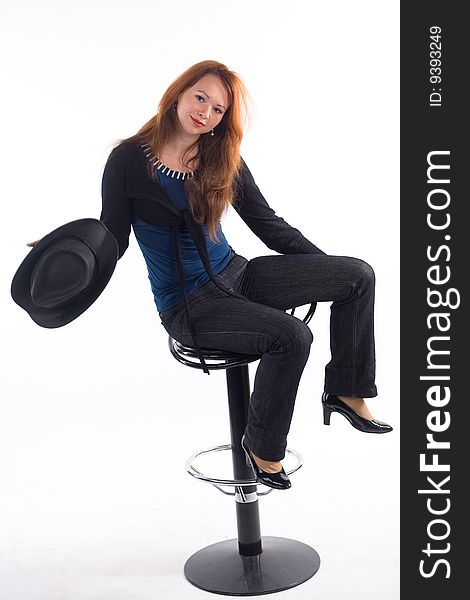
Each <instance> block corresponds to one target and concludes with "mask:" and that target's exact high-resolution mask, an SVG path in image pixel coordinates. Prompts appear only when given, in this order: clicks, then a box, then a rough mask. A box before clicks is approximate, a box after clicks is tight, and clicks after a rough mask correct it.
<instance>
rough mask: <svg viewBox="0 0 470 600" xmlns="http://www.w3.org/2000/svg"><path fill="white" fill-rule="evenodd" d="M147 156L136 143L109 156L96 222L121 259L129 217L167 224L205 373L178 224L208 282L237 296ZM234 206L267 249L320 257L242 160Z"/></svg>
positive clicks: (200, 232) (195, 225)
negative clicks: (277, 210) (185, 232)
mask: <svg viewBox="0 0 470 600" xmlns="http://www.w3.org/2000/svg"><path fill="white" fill-rule="evenodd" d="M147 154H148V153H147ZM147 154H146V153H145V152H144V148H142V147H141V146H140V145H139V144H138V143H136V142H125V143H122V144H120V145H119V146H117V147H116V148H114V150H113V151H112V152H111V154H110V156H109V158H108V160H107V163H106V166H105V168H104V173H103V181H102V211H101V216H100V220H101V221H103V223H104V224H105V225H106V227H107V228H108V229H109V230H110V231H111V233H113V234H114V236H115V237H116V239H117V242H118V245H119V258H121V257H122V255H123V254H124V252H125V251H126V249H127V247H128V245H129V235H130V231H131V223H132V217H133V215H135V216H136V217H138V218H140V219H142V220H143V221H145V222H147V223H150V224H151V225H155V226H157V227H164V226H171V227H172V228H173V239H174V245H175V256H176V262H177V266H178V272H179V277H180V285H181V290H182V293H183V298H184V304H185V310H186V316H187V320H188V326H189V329H190V331H191V335H192V337H193V341H194V347H195V348H196V351H197V353H198V357H199V360H200V361H201V364H202V367H203V370H204V372H205V373H207V374H209V369H208V368H207V365H206V363H205V361H204V358H203V355H202V352H201V350H200V348H199V345H198V343H197V339H196V334H195V331H194V327H193V324H192V323H191V319H190V317H189V311H188V302H187V297H186V290H185V287H184V276H183V267H182V264H181V252H180V236H179V226H180V223H181V222H182V221H184V222H185V223H186V225H187V227H188V229H189V231H190V233H191V235H192V237H193V239H194V241H195V244H196V247H197V249H198V252H199V256H200V257H201V261H202V264H203V265H204V268H205V270H206V272H207V273H208V275H209V277H210V278H211V280H212V281H213V282H214V283H215V285H217V287H219V288H220V289H222V290H223V291H224V292H226V293H228V294H230V295H231V296H236V297H240V295H239V294H234V293H233V292H230V291H229V290H227V289H226V288H225V287H224V286H222V285H221V284H220V283H219V282H217V281H216V280H215V277H214V273H213V272H212V267H211V264H210V260H209V257H208V253H207V245H206V240H205V237H204V231H203V229H202V227H201V225H199V224H198V223H196V222H195V221H194V219H193V218H192V215H191V212H190V211H189V210H188V209H185V210H180V209H179V208H177V207H176V206H175V205H174V204H173V202H172V201H171V199H170V198H169V197H168V195H167V194H166V193H165V191H164V190H163V189H162V187H161V186H160V184H159V183H158V181H157V180H152V179H151V178H150V177H149V175H148V171H147V161H148V160H149V159H150V160H154V161H155V160H156V159H155V157H153V156H150V158H149V157H148V156H147ZM233 208H234V209H235V210H236V211H237V213H238V214H239V215H240V217H241V218H242V219H243V221H245V223H246V224H247V225H248V227H249V228H250V229H251V231H252V232H253V233H254V234H255V235H256V236H258V237H259V238H260V240H261V241H262V242H264V243H265V244H266V246H267V247H268V248H270V249H271V250H275V251H276V252H279V253H280V254H324V252H322V251H321V250H320V249H319V248H317V247H316V246H315V245H314V244H312V243H311V242H310V241H309V240H307V238H305V237H304V236H303V235H302V234H301V233H300V231H299V230H298V229H295V228H294V227H291V226H290V225H289V224H288V223H286V221H284V219H282V218H281V217H278V216H277V215H276V213H275V212H274V210H273V209H272V208H271V207H270V206H269V205H268V203H267V202H266V200H265V199H264V197H263V195H262V194H261V192H260V190H259V188H258V186H257V185H256V183H255V181H254V179H253V176H252V175H251V173H250V171H249V169H248V167H247V166H246V164H245V162H244V161H243V160H242V167H241V171H240V176H239V178H238V182H237V185H236V186H235V201H234V203H233ZM314 310H315V305H314V304H312V305H311V307H310V310H309V312H308V314H307V316H306V317H305V318H304V321H305V322H308V320H309V319H310V318H311V316H312V314H313V311H314Z"/></svg>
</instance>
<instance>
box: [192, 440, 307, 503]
mask: <svg viewBox="0 0 470 600" xmlns="http://www.w3.org/2000/svg"><path fill="white" fill-rule="evenodd" d="M227 450H232V445H231V444H223V445H222V446H213V447H212V448H207V449H206V450H201V451H199V452H196V453H195V454H193V455H192V456H190V457H189V458H188V460H187V461H186V464H185V467H186V471H187V472H188V473H189V474H190V475H191V476H192V477H194V478H195V479H199V480H200V481H206V482H207V483H210V484H211V485H213V486H214V487H216V488H217V489H218V490H219V491H221V492H222V493H223V494H226V495H228V496H235V495H236V494H237V493H238V492H236V491H235V492H227V491H225V490H224V489H222V488H221V487H220V486H228V487H235V488H243V487H248V486H253V485H260V484H259V482H258V481H257V480H256V479H220V478H218V477H209V476H208V475H204V474H203V473H201V471H199V470H198V469H196V467H195V466H194V465H193V462H194V461H195V460H196V459H198V458H199V457H200V456H202V455H205V454H212V453H214V452H223V451H227ZM286 454H289V455H291V456H293V457H294V458H295V459H296V460H297V462H296V464H295V465H294V466H293V467H291V468H290V469H289V470H286V474H287V475H292V473H295V472H296V471H298V470H299V469H300V467H301V466H302V465H303V462H304V461H303V458H302V455H301V454H300V453H299V452H297V451H296V450H292V449H290V448H287V449H286ZM271 491H272V488H269V490H268V491H266V492H259V493H258V495H259V496H264V495H266V494H268V493H269V492H271Z"/></svg>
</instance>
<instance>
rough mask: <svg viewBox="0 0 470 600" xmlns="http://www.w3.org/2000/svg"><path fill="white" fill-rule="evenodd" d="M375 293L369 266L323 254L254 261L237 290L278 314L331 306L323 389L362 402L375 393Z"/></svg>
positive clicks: (271, 257)
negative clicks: (325, 304) (318, 304)
mask: <svg viewBox="0 0 470 600" xmlns="http://www.w3.org/2000/svg"><path fill="white" fill-rule="evenodd" d="M374 292H375V275H374V271H373V269H372V267H371V266H370V265H369V264H367V263H366V262H365V261H363V260H361V259H357V258H352V257H349V256H329V255H326V254H290V255H272V256H260V257H257V258H254V259H252V260H251V261H250V262H249V263H248V265H247V268H246V273H245V278H244V282H243V289H242V290H241V293H242V294H243V295H244V296H246V297H247V298H248V299H250V300H252V301H253V302H259V303H263V304H266V305H268V306H272V307H275V308H279V309H282V310H287V309H289V308H292V307H294V306H303V305H305V304H309V303H311V302H332V305H331V320H330V334H331V335H330V349H331V361H330V362H329V363H328V365H327V366H326V368H325V391H327V392H329V393H331V394H336V395H345V396H356V397H362V398H370V397H373V396H376V395H377V388H376V385H375V340H374Z"/></svg>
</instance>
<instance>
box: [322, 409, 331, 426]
mask: <svg viewBox="0 0 470 600" xmlns="http://www.w3.org/2000/svg"><path fill="white" fill-rule="evenodd" d="M332 412H333V410H332V409H331V408H329V407H328V406H325V405H323V424H324V425H329V424H330V417H331V413H332Z"/></svg>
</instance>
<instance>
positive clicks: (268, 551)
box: [184, 536, 320, 596]
mask: <svg viewBox="0 0 470 600" xmlns="http://www.w3.org/2000/svg"><path fill="white" fill-rule="evenodd" d="M262 546H263V552H262V553H261V554H259V555H258V556H241V555H240V554H239V551H238V540H237V539H233V540H226V541H223V542H218V543H216V544H212V545H211V546H207V547H206V548H202V550H199V551H198V552H196V553H195V554H193V555H192V556H191V557H190V558H189V559H188V560H187V561H186V564H185V566H184V575H185V577H186V579H187V580H188V581H189V582H190V583H192V584H193V585H195V586H196V587H198V588H200V589H202V590H205V591H207V592H213V593H214V594H225V595H228V596H258V595H261V594H271V593H274V592H280V591H282V590H288V589H289V588H293V587H295V586H297V585H300V584H301V583H304V581H307V579H310V578H311V577H313V575H315V573H316V572H317V571H318V569H319V567H320V557H319V556H318V554H317V552H316V551H315V550H314V549H313V548H311V547H310V546H307V544H304V543H302V542H298V541H296V540H290V539H287V538H281V537H273V536H267V537H263V538H262Z"/></svg>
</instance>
